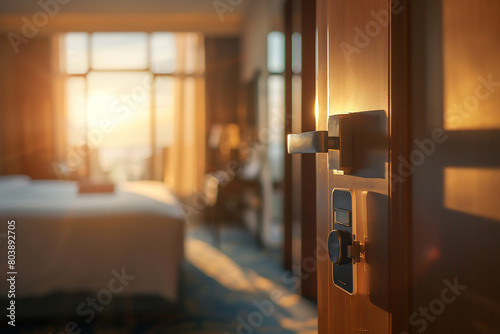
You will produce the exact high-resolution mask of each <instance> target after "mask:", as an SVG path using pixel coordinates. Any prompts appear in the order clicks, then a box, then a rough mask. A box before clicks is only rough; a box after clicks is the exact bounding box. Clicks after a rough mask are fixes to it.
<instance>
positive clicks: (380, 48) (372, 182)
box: [328, 0, 391, 334]
mask: <svg viewBox="0 0 500 334" xmlns="http://www.w3.org/2000/svg"><path fill="white" fill-rule="evenodd" d="M389 9H390V7H389V2H388V1H385V0H370V1H363V2H359V1H358V2H352V1H341V0H336V1H332V4H331V7H330V8H329V11H328V15H329V17H330V18H331V21H330V22H331V25H330V30H329V33H330V34H329V45H330V50H329V76H328V79H329V93H330V101H329V115H333V114H338V113H346V112H359V111H369V110H384V111H386V114H387V115H388V113H389V75H390V72H389V21H388V20H389V17H388V14H389ZM383 14H385V18H386V20H385V21H383V20H382V21H379V20H377V17H379V18H380V16H381V15H383ZM384 22H385V23H384ZM386 168H388V166H387V165H386ZM386 175H387V173H386ZM329 184H330V191H331V190H332V189H333V188H348V189H353V190H354V196H355V198H354V199H353V200H354V202H355V203H356V204H355V208H354V209H353V210H354V213H353V214H354V218H353V221H355V226H354V230H355V234H356V235H357V236H358V237H357V239H361V240H363V239H364V238H363V237H364V236H366V235H367V233H368V231H367V229H366V225H367V221H366V214H370V213H365V210H366V207H365V205H366V203H365V202H364V201H365V198H364V197H363V192H366V191H372V192H376V193H379V194H382V195H388V179H387V177H386V178H382V179H381V178H360V177H356V176H348V175H345V176H338V175H333V174H330V178H329ZM385 238H386V239H387V240H386V242H388V236H387V235H386V236H385ZM331 266H332V265H331V264H330V267H329V280H330V282H331V280H332V274H331ZM355 270H356V272H357V293H356V294H355V295H352V296H351V295H348V294H346V293H345V292H343V291H341V290H340V289H338V288H336V287H332V288H331V291H330V300H329V305H330V309H329V313H330V319H331V320H330V323H329V332H330V333H342V334H344V333H345V334H347V333H358V332H368V333H389V332H390V328H391V324H390V321H391V318H390V314H389V313H388V312H387V311H384V310H382V309H381V308H380V307H377V306H375V305H374V304H373V303H371V302H370V299H369V286H368V276H367V274H368V267H367V264H366V263H363V262H362V263H359V264H356V265H355ZM387 270H388V268H387Z"/></svg>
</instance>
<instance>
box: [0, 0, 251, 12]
mask: <svg viewBox="0 0 500 334" xmlns="http://www.w3.org/2000/svg"><path fill="white" fill-rule="evenodd" d="M56 1H57V0H42V1H40V2H41V3H54V2H56ZM216 1H219V0H69V1H68V0H59V1H58V2H57V3H58V4H59V2H67V3H66V4H60V5H59V6H60V8H59V11H60V12H63V13H100V14H112V13H116V14H132V13H156V14H159V13H168V14H175V13H183V14H186V13H193V14H213V15H217V10H216V8H215V5H214V3H216ZM250 1H251V0H232V1H229V2H228V1H227V0H224V1H221V2H223V3H227V4H230V3H231V2H232V3H234V4H235V5H230V6H231V7H232V9H233V10H232V11H231V13H238V12H241V11H243V10H244V9H245V8H246V7H247V6H248V4H249V3H250ZM40 10H42V7H41V6H40V4H39V1H38V0H16V1H6V0H1V1H0V13H3V14H21V13H22V14H25V13H35V12H37V11H40ZM227 14H230V13H229V12H227Z"/></svg>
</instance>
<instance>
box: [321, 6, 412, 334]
mask: <svg viewBox="0 0 500 334" xmlns="http://www.w3.org/2000/svg"><path fill="white" fill-rule="evenodd" d="M398 15H399V16H401V18H398ZM405 15H406V14H405V10H404V8H403V6H402V5H401V4H399V3H395V4H392V6H391V1H390V0H365V1H346V0H329V1H327V0H321V1H319V2H318V9H317V62H318V64H317V73H316V74H317V111H316V112H317V124H316V129H317V130H327V127H328V117H329V116H331V115H336V114H345V113H358V112H378V113H377V115H378V116H377V117H375V118H374V119H373V120H372V121H368V122H365V123H367V124H364V125H363V124H360V123H359V122H360V120H359V119H355V120H354V121H353V125H352V127H353V132H354V133H355V134H354V136H355V137H356V138H353V163H354V164H357V166H354V169H353V170H352V171H351V173H350V175H347V174H344V175H339V174H338V173H335V172H333V171H332V170H329V169H328V168H327V166H328V161H327V159H328V157H327V155H326V154H317V210H318V211H317V216H318V220H317V240H318V315H319V333H320V334H324V333H338V334H349V333H360V332H363V333H376V334H384V333H391V332H392V330H393V329H394V328H396V327H397V326H393V317H392V315H393V314H394V313H391V309H390V305H391V304H394V303H401V305H400V308H401V310H404V309H405V307H406V306H405V304H406V303H407V298H406V294H405V291H404V289H402V288H401V285H404V279H405V277H404V275H402V274H401V273H404V272H405V271H404V268H400V269H401V270H400V271H397V272H392V271H391V268H392V269H395V268H398V267H401V266H403V265H404V264H405V261H404V258H405V257H404V256H405V250H404V248H401V249H400V250H399V251H398V253H397V254H398V256H397V257H391V256H393V254H394V253H393V252H392V250H394V249H397V248H398V247H399V245H398V243H399V242H403V239H402V236H404V232H405V231H404V226H405V225H404V224H403V221H404V220H403V213H404V212H403V211H398V210H401V209H402V206H395V205H394V201H399V200H401V199H402V198H403V197H402V194H403V190H404V189H403V188H402V187H401V186H400V185H396V186H395V187H391V186H390V185H391V168H392V165H391V161H392V160H393V159H394V158H393V157H394V156H397V154H401V153H403V152H402V151H403V150H404V145H400V143H402V142H403V141H402V140H400V137H401V136H402V133H403V128H404V117H403V116H404V110H405V109H404V108H397V109H396V107H395V106H397V105H398V104H404V101H403V100H398V99H397V98H394V99H393V100H391V96H392V95H391V94H392V92H393V91H394V93H395V92H398V91H399V92H398V94H397V96H401V94H400V93H401V91H402V89H401V86H400V85H398V86H397V87H395V88H394V89H391V87H392V85H393V84H394V81H398V80H404V75H403V73H404V72H399V75H398V76H394V77H391V75H393V72H392V69H393V68H396V67H399V66H401V67H403V68H404V63H399V61H400V60H401V59H402V60H404V59H405V58H404V48H403V47H401V46H398V48H397V49H396V48H394V46H393V45H392V44H391V41H392V43H393V44H394V43H399V42H400V41H404V38H403V36H402V35H401V37H398V32H395V33H393V30H395V29H396V27H397V25H399V24H403V23H404V22H406V21H405V20H404V17H405ZM392 21H393V22H392ZM391 37H392V39H391ZM398 40H399V41H398ZM391 59H392V60H391ZM393 104H394V106H393ZM360 115H361V114H360ZM373 122H375V123H373ZM370 124H371V125H374V124H375V130H376V132H377V131H378V133H377V134H375V135H376V136H378V137H377V138H374V134H373V133H371V132H370V131H365V130H366V126H368V128H369V127H370ZM396 124H397V126H396ZM363 129H365V130H363ZM380 136H383V137H382V139H381V138H380ZM341 137H342V136H341ZM401 138H402V137H401ZM374 140H375V141H379V142H380V143H379V144H380V145H379V146H378V148H376V149H375V151H373V150H372V151H370V150H369V149H368V150H365V148H366V147H369V146H370V145H371V144H373V141H374ZM365 144H366V145H365ZM334 189H345V190H349V191H350V192H351V193H352V202H353V206H352V222H353V234H355V236H356V240H359V241H360V242H361V244H362V245H365V247H366V252H362V253H361V255H362V258H361V262H359V263H356V264H355V265H354V268H353V270H354V272H355V276H356V279H355V281H354V284H355V288H356V289H355V290H356V292H355V293H354V294H348V293H346V292H345V291H343V290H342V289H340V288H338V287H337V286H335V285H334V283H333V277H332V276H333V275H332V268H333V266H334V264H333V263H332V262H331V261H330V259H329V258H328V256H324V254H325V253H324V250H323V249H322V245H323V247H324V245H325V241H326V240H327V238H328V235H329V233H330V231H331V230H332V220H333V213H332V191H333V190H334ZM394 207H397V209H394ZM390 234H397V235H398V238H394V242H392V243H390V242H389V240H390ZM365 255H366V257H364V256H365ZM391 275H392V276H391ZM398 275H401V277H398ZM391 278H392V281H391ZM390 282H391V284H392V283H394V284H393V285H391V289H390V288H389V284H390ZM398 286H399V287H400V288H401V289H400V292H401V293H394V292H396V291H397V289H398V288H397V287H398ZM392 298H393V299H394V300H391V299H392ZM398 313H400V312H399V310H396V314H398ZM401 313H402V314H403V313H404V312H401ZM398 317H399V316H398ZM401 317H404V316H401Z"/></svg>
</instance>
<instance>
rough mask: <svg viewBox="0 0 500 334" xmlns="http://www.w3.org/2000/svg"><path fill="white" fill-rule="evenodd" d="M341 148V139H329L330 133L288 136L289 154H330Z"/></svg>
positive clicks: (314, 132) (320, 132) (305, 133)
mask: <svg viewBox="0 0 500 334" xmlns="http://www.w3.org/2000/svg"><path fill="white" fill-rule="evenodd" d="M339 148H340V138H339V137H328V131H311V132H304V133H297V134H291V135H288V153H290V154H296V153H299V154H302V153H328V150H338V149H339Z"/></svg>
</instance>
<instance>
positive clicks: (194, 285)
mask: <svg viewBox="0 0 500 334" xmlns="http://www.w3.org/2000/svg"><path fill="white" fill-rule="evenodd" d="M213 240H214V239H213V234H212V233H211V232H210V230H207V229H206V228H204V227H200V226H189V227H188V228H187V231H186V242H185V258H186V259H185V261H184V263H183V270H182V284H181V295H180V302H179V304H178V305H173V306H172V305H171V306H169V307H170V311H169V312H163V313H160V314H155V315H153V314H150V313H146V314H128V315H126V316H124V315H123V314H121V313H119V312H118V313H116V312H115V313H113V312H108V313H106V312H102V314H99V317H96V319H95V320H94V321H93V322H92V323H91V324H89V325H87V326H85V327H80V328H79V329H81V332H79V333H81V334H85V333H99V334H100V333H103V334H108V333H109V334H112V333H178V334H215V333H220V334H233V333H235V334H236V333H237V334H258V333H272V334H291V333H300V334H313V333H317V310H316V306H315V304H313V303H311V302H309V301H307V300H305V299H303V298H301V297H300V295H298V294H297V289H298V287H299V285H300V281H299V280H298V279H296V278H295V277H293V276H292V275H291V274H290V273H288V272H284V271H282V270H281V269H280V265H279V264H278V263H277V261H278V260H279V258H277V256H276V252H269V251H263V250H261V249H260V248H258V247H257V246H256V245H255V243H254V241H253V239H252V238H251V237H250V235H249V234H248V233H247V232H246V231H245V230H243V229H242V228H239V227H225V228H223V229H222V231H221V244H220V245H218V247H216V246H215V245H214V242H213ZM64 298H66V296H64ZM48 299H50V298H48ZM76 300H81V297H80V298H76ZM34 302H36V303H39V304H40V303H42V304H40V305H44V303H45V304H50V303H55V304H57V303H59V302H60V301H59V300H58V299H57V298H56V297H54V298H53V300H47V299H45V300H42V301H40V300H36V301H34ZM119 303H120V302H119V301H117V302H116V303H115V301H113V303H112V304H113V305H109V306H110V309H111V308H114V309H115V310H120V305H117V304H119ZM123 303H124V304H130V303H131V301H130V300H128V301H125V302H123ZM132 303H135V304H136V305H138V304H139V303H143V304H144V303H146V304H147V305H151V304H154V303H158V301H155V300H146V301H143V300H142V301H138V300H134V301H133V302H132ZM125 306H126V305H125ZM41 307H43V306H41ZM122 307H123V305H122ZM69 309H74V308H71V307H69ZM117 314H118V315H117ZM70 320H71V317H58V318H53V319H35V320H32V321H29V322H26V323H22V322H18V326H17V327H16V330H15V331H10V332H12V333H52V334H61V333H71V330H70V331H68V329H67V328H65V325H66V324H67V323H68V322H69V321H70ZM0 332H2V333H8V332H9V331H7V330H4V329H0ZM75 333H76V332H75Z"/></svg>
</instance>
